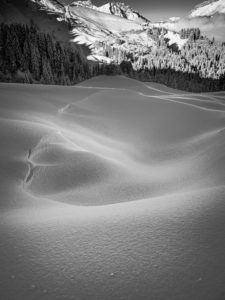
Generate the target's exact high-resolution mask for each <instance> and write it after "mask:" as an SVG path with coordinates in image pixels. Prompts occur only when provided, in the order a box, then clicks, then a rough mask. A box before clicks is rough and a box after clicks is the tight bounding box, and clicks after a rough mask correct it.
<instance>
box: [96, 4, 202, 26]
mask: <svg viewBox="0 0 225 300" xmlns="http://www.w3.org/2000/svg"><path fill="white" fill-rule="evenodd" d="M117 1H118V2H119V1H121V2H124V3H127V4H129V5H130V6H131V7H132V8H134V9H136V10H138V11H139V12H140V13H142V14H143V15H144V16H145V17H147V18H149V19H150V20H151V21H161V20H164V19H166V18H170V17H183V16H187V15H188V14H189V12H190V11H191V10H192V9H193V8H194V7H195V6H196V5H197V4H199V3H202V2H203V1H204V0H186V1H185V0H117ZM92 2H93V3H94V4H95V5H97V6H99V5H102V4H105V3H107V2H109V1H108V0H92Z"/></svg>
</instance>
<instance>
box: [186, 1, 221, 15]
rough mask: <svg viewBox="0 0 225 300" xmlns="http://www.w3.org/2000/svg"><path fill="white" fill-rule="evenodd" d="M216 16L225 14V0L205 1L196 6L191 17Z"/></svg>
mask: <svg viewBox="0 0 225 300" xmlns="http://www.w3.org/2000/svg"><path fill="white" fill-rule="evenodd" d="M215 14H225V0H211V1H205V2H203V3H201V4H200V5H198V6H196V7H195V9H194V10H193V11H192V12H191V14H190V15H189V17H190V18H196V17H211V16H213V15H215Z"/></svg>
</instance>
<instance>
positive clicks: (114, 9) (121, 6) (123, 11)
mask: <svg viewBox="0 0 225 300" xmlns="http://www.w3.org/2000/svg"><path fill="white" fill-rule="evenodd" d="M70 6H78V7H79V6H82V7H87V8H91V9H94V10H97V11H100V12H104V13H106V14H110V15H114V16H118V17H121V18H124V19H128V20H131V21H135V22H137V23H140V24H141V23H145V22H149V20H148V19H147V18H145V17H143V16H142V15H141V14H140V13H139V12H137V11H135V10H133V9H132V8H131V7H130V6H129V5H126V4H125V3H121V2H111V1H110V2H109V3H106V4H104V5H102V6H99V7H98V6H95V5H93V3H92V1H91V0H87V1H75V2H73V3H72V4H70Z"/></svg>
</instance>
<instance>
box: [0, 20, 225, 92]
mask: <svg viewBox="0 0 225 300" xmlns="http://www.w3.org/2000/svg"><path fill="white" fill-rule="evenodd" d="M149 34H154V38H155V39H158V40H157V46H156V47H153V48H152V49H151V51H150V52H149V53H143V54H140V55H139V56H135V55H134V54H133V53H129V52H128V51H124V50H123V49H122V48H118V47H117V48H116V47H112V46H110V45H107V44H106V45H102V48H103V51H104V52H105V56H108V57H110V58H112V61H113V63H112V64H110V65H107V64H98V63H93V62H89V61H88V60H87V59H86V57H85V56H84V54H83V53H82V51H81V50H80V48H79V47H78V46H77V45H76V44H73V47H71V45H70V44H62V43H60V42H58V41H54V39H53V38H52V37H51V36H50V35H49V34H45V33H42V32H39V30H38V29H37V27H36V26H35V25H34V24H33V23H31V25H30V26H28V25H21V24H12V25H7V24H1V25H0V81H5V82H23V83H42V84H59V85H71V84H76V83H79V82H81V81H83V80H87V79H89V78H91V77H93V76H97V75H103V74H104V75H118V74H123V75H126V76H129V77H132V78H136V79H138V80H142V81H153V82H159V83H163V84H166V85H168V86H170V87H173V88H176V89H181V90H186V91H191V92H209V91H211V92H212V91H218V90H225V75H224V74H225V44H219V43H216V42H215V41H214V40H212V41H211V40H209V39H201V38H199V37H200V32H199V31H198V30H196V29H190V30H187V31H182V37H187V36H189V37H190V36H191V38H189V40H188V42H187V43H186V44H185V45H184V46H183V47H182V48H181V49H178V48H177V47H176V45H174V46H173V45H172V46H168V43H167V42H166V41H165V40H164V39H163V38H162V35H158V32H157V30H155V31H152V32H149ZM157 36H158V37H157ZM193 36H194V38H193ZM197 37H198V39H197V40H195V39H196V38H197ZM103 54H104V53H103Z"/></svg>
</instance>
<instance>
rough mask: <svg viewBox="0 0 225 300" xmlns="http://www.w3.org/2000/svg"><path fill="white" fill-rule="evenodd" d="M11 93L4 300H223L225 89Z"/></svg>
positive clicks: (6, 107)
mask: <svg viewBox="0 0 225 300" xmlns="http://www.w3.org/2000/svg"><path fill="white" fill-rule="evenodd" d="M0 90H1V92H0V97H1V101H0V137H1V147H0V157H1V159H0V191H1V197H0V207H1V209H0V222H1V226H0V236H1V239H0V264H1V268H0V276H1V298H3V299H12V300H13V299H34V300H36V299H74V295H75V297H76V299H94V300H99V299H129V300H137V299H168V297H169V298H170V299H175V300H180V299H184V300H189V299H204V300H211V299H220V298H221V297H220V296H221V295H223V293H224V278H225V268H224V247H225V242H224V214H225V203H224V199H225V185H224V183H225V170H224V164H225V151H224V149H225V101H224V100H225V93H224V92H218V93H209V94H192V93H184V92H181V91H178V90H173V89H170V88H167V87H166V86H163V85H160V84H153V83H142V82H138V81H135V80H132V79H128V78H125V77H122V76H118V77H116V76H114V77H105V76H100V77H96V78H93V79H91V80H88V81H85V82H83V83H82V84H79V85H77V86H73V87H59V86H42V85H25V84H23V85H22V84H0ZM168 274H169V277H168Z"/></svg>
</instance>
